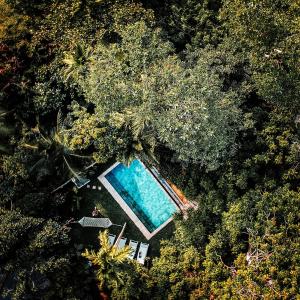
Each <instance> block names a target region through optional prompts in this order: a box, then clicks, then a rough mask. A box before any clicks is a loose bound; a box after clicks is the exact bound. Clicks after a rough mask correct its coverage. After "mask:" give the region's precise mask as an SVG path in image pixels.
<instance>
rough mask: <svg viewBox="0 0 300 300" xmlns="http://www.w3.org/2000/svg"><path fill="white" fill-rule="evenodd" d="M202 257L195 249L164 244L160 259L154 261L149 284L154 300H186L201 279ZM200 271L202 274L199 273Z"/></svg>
mask: <svg viewBox="0 0 300 300" xmlns="http://www.w3.org/2000/svg"><path fill="white" fill-rule="evenodd" d="M200 262H201V257H200V256H199V254H198V252H197V250H196V249H195V248H194V247H193V246H190V247H186V248H181V247H176V245H172V244H171V243H167V242H166V243H164V244H162V247H161V249H160V257H159V258H156V259H154V260H153V266H152V268H151V270H150V280H149V284H151V287H152V293H153V294H152V298H153V299H186V298H188V295H189V291H190V290H191V289H193V288H195V286H197V285H198V282H199V281H200V279H201V271H200V270H199V268H200ZM199 271H200V272H199Z"/></svg>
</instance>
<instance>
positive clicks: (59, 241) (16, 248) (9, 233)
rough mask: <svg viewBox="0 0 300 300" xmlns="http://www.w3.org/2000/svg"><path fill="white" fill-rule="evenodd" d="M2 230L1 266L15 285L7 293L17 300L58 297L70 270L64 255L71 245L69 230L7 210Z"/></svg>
mask: <svg viewBox="0 0 300 300" xmlns="http://www.w3.org/2000/svg"><path fill="white" fill-rule="evenodd" d="M0 230H1V240H0V249H1V264H2V265H3V271H4V272H5V273H6V276H7V278H8V279H9V280H10V281H11V282H13V285H14V289H13V290H11V291H8V290H7V291H6V293H8V294H10V295H11V296H12V297H13V299H20V298H23V297H25V296H26V297H31V298H32V297H37V296H38V295H39V294H40V293H41V292H42V293H44V295H45V297H47V298H49V296H50V295H53V294H55V291H56V290H57V289H58V288H59V286H60V284H61V280H63V278H64V275H65V274H66V271H67V270H68V268H69V267H70V262H69V258H68V256H67V255H65V254H63V255H62V254H61V252H62V250H63V249H64V247H66V245H67V244H68V243H69V238H68V236H67V234H66V232H65V230H64V229H63V228H62V227H60V226H59V224H58V223H56V222H53V221H51V220H49V221H44V220H42V219H34V218H30V217H24V216H22V215H21V214H20V213H19V212H13V211H5V210H3V209H1V226H0ZM41 258H43V259H41ZM31 287H33V288H31ZM4 288H5V282H4Z"/></svg>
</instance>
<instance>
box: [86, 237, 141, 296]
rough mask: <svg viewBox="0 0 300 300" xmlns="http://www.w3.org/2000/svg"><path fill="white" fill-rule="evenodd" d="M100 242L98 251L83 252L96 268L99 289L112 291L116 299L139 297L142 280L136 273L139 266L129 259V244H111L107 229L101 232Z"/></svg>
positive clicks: (105, 291)
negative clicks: (121, 245) (140, 280)
mask: <svg viewBox="0 0 300 300" xmlns="http://www.w3.org/2000/svg"><path fill="white" fill-rule="evenodd" d="M99 242H100V249H99V251H98V252H95V251H94V250H91V251H89V250H87V249H86V250H85V252H84V253H82V256H83V257H85V258H87V259H88V260H89V261H90V262H91V263H92V265H93V266H94V267H95V268H96V276H97V281H98V287H99V290H100V291H103V292H104V293H107V292H110V293H111V295H112V297H113V298H114V299H139V295H140V292H141V288H137V284H140V282H139V278H138V274H135V272H136V270H135V268H138V267H137V266H135V265H134V264H131V263H130V262H129V261H128V255H129V253H130V251H131V250H130V248H129V246H125V247H124V248H122V249H119V248H118V247H117V246H111V245H110V243H109V239H108V232H107V231H103V232H99ZM140 271H142V270H140ZM138 282H139V283H138Z"/></svg>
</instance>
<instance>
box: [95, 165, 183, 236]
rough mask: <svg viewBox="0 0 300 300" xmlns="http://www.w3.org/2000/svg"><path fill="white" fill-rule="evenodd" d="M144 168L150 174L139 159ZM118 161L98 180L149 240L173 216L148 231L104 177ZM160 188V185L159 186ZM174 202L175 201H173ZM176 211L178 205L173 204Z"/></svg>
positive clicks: (171, 219) (172, 217)
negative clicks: (151, 230)
mask: <svg viewBox="0 0 300 300" xmlns="http://www.w3.org/2000/svg"><path fill="white" fill-rule="evenodd" d="M139 161H140V160H139ZM140 162H141V163H142V164H143V166H144V168H145V169H146V170H147V171H148V172H149V173H150V174H151V172H150V171H149V170H148V168H147V167H146V166H145V165H144V163H143V162H142V161H140ZM119 164H120V162H116V163H114V164H113V165H112V166H110V167H109V168H108V169H107V170H106V171H104V172H103V173H102V174H101V175H99V176H98V180H99V181H100V182H101V183H102V184H103V186H104V187H105V188H106V189H107V191H108V192H109V193H110V194H111V195H112V197H113V198H114V199H115V200H116V201H117V203H118V204H119V205H120V206H121V208H122V209H123V210H124V212H125V213H126V214H127V216H128V217H129V218H130V219H131V221H132V222H133V223H134V224H135V226H136V227H137V228H138V229H139V230H140V231H141V233H142V234H143V235H144V237H145V238H146V239H147V240H150V239H151V238H152V237H153V236H154V235H156V234H157V233H158V232H159V231H160V230H162V229H163V228H164V227H165V226H167V225H168V224H169V223H170V222H171V221H173V219H174V216H171V217H170V218H169V219H167V220H166V221H165V222H164V223H162V224H161V225H160V226H159V227H157V228H156V229H155V230H154V231H153V232H150V231H149V230H148V229H147V228H146V226H145V225H144V224H143V223H142V221H141V220H140V219H139V218H138V216H137V215H136V214H135V213H134V212H133V211H132V209H131V208H130V207H129V206H128V205H127V203H126V202H125V200H124V199H123V198H122V197H121V196H120V194H119V193H118V192H117V191H116V190H115V189H114V187H113V186H112V185H111V184H110V182H109V181H108V180H107V179H106V178H105V175H106V174H108V173H109V172H110V171H111V170H113V169H114V168H115V167H116V166H118V165H119ZM151 176H152V177H153V179H154V180H155V181H156V182H157V183H158V184H159V185H160V186H161V183H160V182H159V181H158V180H157V179H156V178H155V177H154V176H153V174H151ZM161 188H162V187H161ZM162 190H163V191H164V192H165V193H166V195H167V196H168V198H169V199H170V201H172V202H174V200H173V199H172V198H171V197H170V195H168V193H167V192H166V191H165V190H164V189H163V188H162ZM174 204H175V203H174ZM175 207H176V210H177V213H178V211H179V210H178V207H177V205H176V204H175Z"/></svg>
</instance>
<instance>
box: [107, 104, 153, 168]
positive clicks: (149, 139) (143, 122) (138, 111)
mask: <svg viewBox="0 0 300 300" xmlns="http://www.w3.org/2000/svg"><path fill="white" fill-rule="evenodd" d="M113 118H114V121H115V122H117V126H118V127H122V126H124V127H125V128H127V129H129V131H130V133H131V136H132V141H131V143H129V144H128V146H127V149H126V151H125V152H124V153H123V154H122V156H121V158H120V160H121V161H122V162H123V163H124V164H126V165H130V163H131V162H132V161H133V160H134V159H136V157H142V158H144V159H145V160H147V161H148V160H150V161H154V162H157V160H156V157H155V155H154V150H155V147H156V139H155V137H154V134H153V130H152V128H151V114H150V113H149V112H148V111H147V108H143V107H141V106H140V107H135V108H131V109H126V110H125V111H124V112H123V114H120V113H115V114H114V115H113Z"/></svg>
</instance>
